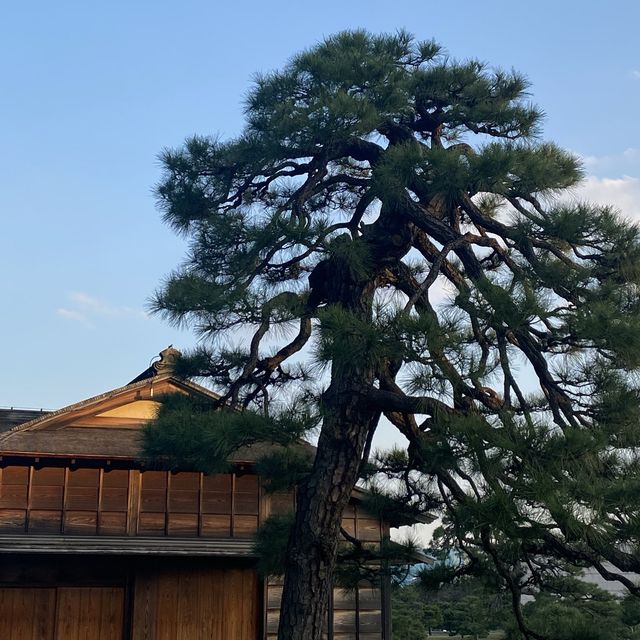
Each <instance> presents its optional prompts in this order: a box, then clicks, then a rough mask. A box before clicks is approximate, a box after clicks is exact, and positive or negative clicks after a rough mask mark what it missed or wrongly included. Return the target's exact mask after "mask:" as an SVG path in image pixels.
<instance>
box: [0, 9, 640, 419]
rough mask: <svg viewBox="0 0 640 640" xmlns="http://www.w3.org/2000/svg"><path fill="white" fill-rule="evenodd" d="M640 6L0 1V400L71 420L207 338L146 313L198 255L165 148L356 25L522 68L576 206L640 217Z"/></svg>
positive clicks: (208, 125) (234, 120)
mask: <svg viewBox="0 0 640 640" xmlns="http://www.w3.org/2000/svg"><path fill="white" fill-rule="evenodd" d="M638 25H640V2H638V1H637V0H609V1H608V2H603V1H601V0H581V1H579V0H555V1H554V2H549V1H547V0H538V1H536V2H523V1H519V0H511V1H510V2H507V1H501V0H481V1H479V0H458V1H456V0H450V1H449V2H442V1H441V0H440V1H438V2H435V1H432V0H416V1H406V0H393V1H391V0H387V1H382V0H368V1H364V0H340V1H336V0H324V1H323V2H321V3H301V2H283V1H280V0H272V1H271V2H258V1H256V0H245V1H244V2H224V3H220V2H215V1H214V0H209V1H208V2H198V1H195V0H182V1H181V2H164V1H162V0H155V1H154V2H150V1H148V2H139V1H136V0H129V1H127V2H124V1H121V0H111V1H110V2H86V1H85V2H66V1H65V0H59V1H58V2H55V3H54V2H44V1H43V0H38V1H35V2H29V1H28V0H24V1H23V2H21V3H18V2H15V1H13V2H6V3H3V8H2V12H1V17H0V239H1V240H0V241H1V249H0V304H1V305H2V306H1V309H2V312H1V313H0V336H2V347H1V356H0V358H1V360H0V367H1V369H0V371H1V374H0V406H20V407H34V408H40V407H44V408H51V409H53V408H58V407H60V406H63V405H65V404H69V403H71V402H75V401H77V400H81V399H84V398H86V397H88V396H90V395H93V394H96V393H100V392H103V391H105V390H107V389H111V388H114V387H117V386H120V385H122V384H125V383H126V382H128V381H129V380H130V379H131V378H133V377H134V376H135V375H137V374H138V373H139V372H140V371H142V370H143V369H145V368H146V367H147V366H148V364H149V361H150V360H151V359H152V358H153V357H154V356H155V355H156V354H157V353H158V351H160V350H161V349H163V348H164V347H165V346H167V345H168V344H169V343H173V344H174V345H175V346H177V347H187V346H190V345H191V344H193V342H194V340H193V338H192V337H191V335H190V334H189V332H186V331H183V332H178V331H176V330H175V329H172V328H171V327H169V326H167V325H165V324H164V323H163V322H162V321H160V320H159V319H157V318H153V317H151V318H150V317H148V316H147V314H146V313H145V303H146V300H147V299H148V297H149V295H150V294H151V293H152V291H153V290H154V288H156V287H157V285H158V283H159V282H160V281H161V279H162V278H163V276H164V275H166V274H167V273H168V272H169V271H170V270H171V269H172V268H173V267H175V266H176V265H177V264H178V262H179V261H180V258H181V256H182V254H183V252H184V244H183V242H182V241H180V240H179V239H177V238H176V237H175V236H174V235H173V234H172V233H171V232H170V231H169V230H168V229H167V228H165V227H164V226H163V224H162V222H161V220H160V215H159V214H158V212H157V211H156V209H155V206H154V199H153V196H152V187H153V185H154V183H155V182H156V181H157V180H158V177H159V166H158V162H157V159H156V157H157V154H158V152H159V151H160V150H161V149H162V148H163V147H166V146H177V145H179V144H180V143H181V142H182V140H183V139H184V138H185V137H186V136H189V135H191V134H194V133H200V134H207V133H212V134H216V133H218V134H221V135H222V136H233V135H235V134H236V133H238V132H239V131H240V129H241V127H242V100H243V96H244V95H245V94H246V91H247V89H248V88H249V86H250V83H251V79H252V74H253V73H254V72H256V71H268V70H271V69H275V68H278V67H280V66H281V65H282V64H283V63H284V62H285V61H286V60H287V59H288V58H289V56H290V55H291V54H293V53H294V52H296V51H298V50H300V49H302V48H305V47H308V46H311V45H313V44H314V43H315V42H317V41H318V40H320V39H322V38H323V37H324V36H327V35H330V34H332V33H334V32H336V31H339V30H342V29H347V28H358V27H364V28H367V29H369V30H371V31H375V32H383V31H393V30H396V29H398V28H407V29H408V30H410V31H411V32H413V33H414V34H416V35H417V36H418V37H420V38H432V37H433V38H435V39H436V40H438V41H439V42H440V43H442V44H443V45H444V46H445V47H446V49H447V50H448V51H449V52H450V54H451V55H452V57H455V58H469V57H477V58H480V59H482V60H485V61H488V62H490V63H491V64H492V65H495V66H500V67H506V68H511V67H514V68H516V69H518V70H520V71H523V72H524V73H526V74H527V75H528V77H529V78H530V80H531V82H532V89H531V92H532V95H533V99H534V101H535V102H537V103H538V104H540V105H541V106H542V107H543V108H544V110H545V111H546V114H547V119H546V126H545V133H544V137H545V138H547V139H550V140H554V141H555V142H557V143H559V144H560V145H562V146H564V147H566V148H568V149H571V150H573V151H575V152H576V153H579V154H580V155H582V156H583V158H584V162H585V166H586V169H587V172H588V174H589V177H588V179H587V180H586V181H585V184H584V185H583V187H582V188H581V190H580V193H579V194H578V195H580V196H583V195H584V196H587V197H589V198H592V199H595V200H599V201H602V202H609V203H613V204H616V205H617V206H619V207H620V208H621V209H622V210H623V212H624V213H625V214H626V215H627V216H634V217H636V218H637V219H638V220H640V126H639V124H638V117H639V114H640V46H639V39H638Z"/></svg>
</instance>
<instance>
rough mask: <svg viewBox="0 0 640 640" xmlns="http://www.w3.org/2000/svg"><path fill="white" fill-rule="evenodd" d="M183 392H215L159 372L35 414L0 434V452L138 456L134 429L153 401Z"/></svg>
mask: <svg viewBox="0 0 640 640" xmlns="http://www.w3.org/2000/svg"><path fill="white" fill-rule="evenodd" d="M170 393H187V394H190V395H198V396H201V397H205V398H209V399H212V400H214V399H217V397H218V396H217V395H216V394H215V393H213V392H212V391H210V390H209V389H206V388H205V387H202V386H200V385H198V384H195V383H193V382H189V381H187V380H182V379H178V378H175V377H173V376H172V375H171V374H169V373H162V374H160V375H156V376H154V377H149V378H145V379H142V380H139V381H138V382H133V383H130V384H127V385H125V386H123V387H118V388H117V389H112V390H111V391H107V392H106V393H101V394H99V395H97V396H93V397H92V398H88V399H86V400H82V401H81V402H76V403H74V404H72V405H69V406H67V407H63V408H62V409H59V410H57V411H52V412H50V413H47V414H41V415H39V416H38V417H36V418H35V419H32V420H30V421H28V422H25V423H23V424H19V425H18V426H15V427H13V428H12V429H10V430H9V431H7V432H5V433H1V434H0V455H13V454H21V453H22V454H29V453H30V454H39V455H43V456H46V455H47V454H50V455H55V456H61V455H62V456H67V455H68V456H76V457H107V458H114V457H115V458H134V459H135V458H139V457H140V430H141V428H142V427H143V426H144V424H146V423H147V422H148V421H149V420H150V419H152V418H153V416H154V414H155V410H157V408H158V407H159V403H158V399H159V398H160V397H161V396H163V395H167V394H170Z"/></svg>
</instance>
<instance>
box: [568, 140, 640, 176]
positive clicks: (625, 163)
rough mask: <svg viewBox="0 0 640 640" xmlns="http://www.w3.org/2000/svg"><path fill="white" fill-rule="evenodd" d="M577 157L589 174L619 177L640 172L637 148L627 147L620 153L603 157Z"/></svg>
mask: <svg viewBox="0 0 640 640" xmlns="http://www.w3.org/2000/svg"><path fill="white" fill-rule="evenodd" d="M577 155H578V156H579V157H580V159H581V160H582V163H583V165H584V167H585V168H586V169H587V171H588V172H589V173H595V174H598V175H608V176H611V175H617V176H620V175H622V174H634V173H636V172H637V171H638V170H640V149H639V148H637V147H627V148H626V149H625V150H624V151H622V152H621V153H616V154H611V155H604V156H593V155H584V154H581V153H578V154H577Z"/></svg>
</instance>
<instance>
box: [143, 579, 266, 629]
mask: <svg viewBox="0 0 640 640" xmlns="http://www.w3.org/2000/svg"><path fill="white" fill-rule="evenodd" d="M259 608H260V602H259V597H258V578H257V575H256V572H255V571H254V570H252V569H246V568H240V567H237V568H236V567H233V568H221V569H215V570H213V569H208V568H197V567H188V568H184V567H174V568H171V569H166V568H160V569H155V570H153V569H147V570H144V571H142V572H140V573H139V574H138V575H137V576H136V586H135V601H134V608H133V633H132V640H231V639H232V638H233V639H234V640H256V638H257V637H258V629H259Z"/></svg>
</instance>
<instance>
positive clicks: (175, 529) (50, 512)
mask: <svg viewBox="0 0 640 640" xmlns="http://www.w3.org/2000/svg"><path fill="white" fill-rule="evenodd" d="M294 508H295V496H294V495H293V494H292V493H286V492H284V493H277V494H272V495H269V494H267V493H266V492H265V491H264V490H263V488H262V487H261V485H260V482H259V479H258V477H257V476H256V475H255V474H252V473H240V472H237V473H228V474H217V475H205V474H201V473H193V472H178V473H172V472H167V471H156V470H143V471H140V470H138V469H108V468H78V467H76V466H66V467H64V466H59V467H53V466H51V467H37V466H35V465H33V464H32V465H31V466H7V467H4V468H0V542H1V538H2V536H3V535H6V536H7V537H13V538H21V539H24V540H26V541H27V542H29V541H36V540H38V539H40V540H43V539H47V538H49V539H51V538H52V537H57V536H59V537H60V538H61V539H62V538H64V539H71V538H73V537H74V536H75V537H76V539H77V540H83V539H85V540H90V538H91V537H92V536H99V537H102V541H101V542H104V543H106V542H107V541H108V539H109V537H110V538H111V540H113V541H114V544H115V543H117V542H118V539H124V538H129V540H131V538H135V537H138V538H139V540H140V541H141V542H142V541H144V540H146V542H145V544H146V545H148V546H151V545H152V543H153V544H155V543H156V541H157V543H158V544H160V543H162V542H163V539H164V540H167V542H169V541H171V540H174V541H175V543H176V544H184V545H185V547H186V546H188V545H189V544H195V543H198V541H199V539H200V540H202V542H203V543H205V542H206V539H207V538H208V539H210V540H211V543H212V544H213V542H214V539H217V540H219V541H224V540H229V541H231V540H233V539H235V540H237V542H238V543H242V544H244V543H245V541H246V543H250V540H251V539H252V538H253V536H254V535H255V533H256V531H257V528H258V526H259V524H260V522H262V521H264V519H265V518H266V517H267V516H268V515H269V514H273V513H285V512H287V511H291V510H292V509H294ZM343 527H344V529H345V530H346V531H347V532H348V533H350V534H351V535H353V536H355V537H357V538H359V539H360V540H362V541H363V542H365V543H366V544H368V545H372V546H375V545H379V544H380V543H381V541H382V539H383V537H387V536H388V527H386V526H385V525H384V524H383V523H381V522H380V521H379V520H378V519H376V518H373V517H372V516H371V515H370V514H368V513H367V512H366V511H365V510H364V509H363V508H362V507H361V506H360V504H359V503H357V502H355V501H354V502H352V503H351V504H350V505H349V506H348V507H347V509H346V510H345V513H344V519H343ZM150 538H153V540H150ZM91 549H93V548H92V547H91ZM25 551H28V549H25ZM51 552H52V553H53V552H55V550H54V549H53V547H52V548H51ZM91 553H100V551H99V549H98V546H97V545H96V548H95V550H92V551H91ZM109 553H113V554H115V553H117V554H118V555H112V556H111V557H112V558H113V559H114V560H115V559H116V558H118V557H119V558H120V559H121V560H122V561H123V562H124V561H126V566H127V567H129V564H128V563H130V568H127V569H126V570H124V569H123V572H124V573H122V576H121V578H119V579H118V580H116V581H115V583H114V582H113V580H112V582H111V584H107V583H104V582H102V583H101V582H100V579H97V580H94V581H93V582H92V583H90V584H84V586H83V587H82V588H83V589H87V588H89V589H91V588H107V587H109V588H113V589H121V590H124V589H125V584H129V583H130V584H131V585H132V592H131V593H132V594H133V595H132V598H131V600H132V604H131V607H132V609H131V608H130V610H129V613H128V614H126V615H128V616H129V619H130V620H132V621H133V622H132V626H131V627H130V629H131V630H132V635H131V638H133V639H134V640H147V639H148V640H151V639H157V640H165V639H166V640H198V639H199V638H200V637H202V638H207V640H210V639H214V640H215V639H217V638H220V639H221V640H222V638H224V639H225V640H231V639H232V638H233V639H234V640H244V638H245V637H246V638H247V639H248V638H251V640H254V639H257V638H261V639H262V640H274V639H275V637H276V632H277V626H278V619H279V608H280V596H281V592H282V586H281V583H280V582H279V581H278V580H269V581H265V582H260V583H258V579H257V577H256V575H255V571H254V570H253V569H252V568H251V566H252V565H251V562H252V561H251V560H248V561H247V560H245V564H244V566H243V565H242V561H241V560H239V559H238V560H234V561H231V560H228V561H226V564H225V563H224V561H222V560H219V561H218V564H217V565H216V564H215V562H214V565H211V562H212V560H210V559H207V560H206V561H205V560H204V559H202V560H198V561H197V562H195V558H188V557H186V556H185V557H184V558H183V559H181V560H180V561H178V560H177V559H176V561H175V562H174V563H173V564H172V561H173V559H172V558H170V557H166V556H164V557H161V556H160V555H157V559H156V560H155V561H154V562H152V563H151V564H146V565H145V564H144V562H143V559H142V558H141V559H140V560H135V561H134V557H133V555H132V554H133V553H134V551H133V549H131V550H130V551H129V555H126V554H127V551H126V548H125V547H122V548H121V550H119V551H110V552H109ZM153 553H154V551H153V550H151V549H150V555H152V554H153ZM155 553H158V552H157V551H156V552H155ZM76 557H77V560H76V559H74V558H76ZM108 557H109V556H103V558H104V559H105V560H106V559H107V558H108ZM192 561H193V562H192ZM247 562H249V564H247ZM65 563H66V565H65ZM221 563H222V564H221ZM222 565H224V566H222ZM64 566H66V567H67V569H65V570H70V569H71V568H73V567H77V568H82V570H84V569H85V558H83V557H82V556H80V555H78V556H74V555H73V554H70V555H68V556H67V558H66V560H64V561H63V560H60V567H64ZM160 569H161V571H160ZM236 569H237V571H239V573H238V572H236ZM234 572H235V573H234ZM125 573H126V574H127V575H126V577H125V575H124V574H125ZM103 575H104V574H103ZM1 578H2V571H0V588H1V587H2V579H1ZM98 578H99V576H98ZM21 581H22V582H23V583H24V582H25V579H24V577H23V578H22V579H21ZM18 582H20V580H18ZM75 585H76V582H75V578H72V579H68V580H67V579H65V580H64V586H65V587H70V588H71V587H75ZM34 586H35V587H41V586H42V585H40V584H35V585H34V584H33V583H31V587H34ZM59 586H60V584H58V585H57V587H56V588H58V587H59ZM200 592H202V593H206V594H208V595H206V596H204V595H203V596H202V598H205V600H202V603H204V604H202V603H201V604H197V602H196V603H195V604H193V603H192V602H191V600H189V601H188V602H187V601H184V600H183V594H188V593H191V594H194V593H200ZM84 593H85V594H86V595H87V597H89V598H91V597H92V596H91V593H90V592H84ZM123 593H124V591H123ZM239 593H244V594H245V595H246V594H250V595H249V596H247V598H244V597H243V598H240V597H239V596H237V594H239ZM38 594H40V597H42V598H45V595H43V594H44V591H39V592H38ZM233 594H236V595H235V596H234V595H233ZM72 595H73V594H72V593H71V592H69V594H68V597H72ZM29 597H35V595H34V594H32V595H31V596H29ZM95 597H96V598H97V596H95ZM194 597H195V596H194ZM198 598H200V596H198ZM207 598H208V600H207ZM225 598H231V600H229V602H227V600H225ZM386 598H387V594H386V592H385V589H382V590H381V589H378V588H372V586H371V585H368V584H362V585H361V586H360V587H359V588H358V589H356V590H353V591H351V592H344V591H343V590H341V589H339V588H336V589H334V591H333V595H332V604H331V606H330V610H329V614H328V617H327V629H326V633H325V636H324V637H325V638H326V640H383V639H385V640H386V639H388V638H390V630H389V626H390V624H389V614H388V611H387V609H388V605H386V604H385V602H386ZM196 600H197V598H196ZM236 600H237V602H236ZM7 602H8V601H7ZM96 602H97V601H96ZM198 602H200V601H199V600H198ZM221 603H222V604H221ZM241 605H242V607H248V608H247V609H246V610H245V609H242V610H240V607H241ZM3 606H4V607H5V609H7V607H9V606H11V607H15V606H18V605H15V604H14V603H13V601H11V604H10V605H9V604H7V603H6V602H5V603H4V605H3ZM70 606H72V605H71V604H69V603H67V604H65V607H70ZM100 606H102V605H100ZM92 607H93V609H95V611H94V614H95V615H98V614H99V613H100V611H101V609H100V608H99V605H98V604H95V606H94V605H93V604H91V606H90V608H92ZM194 607H195V608H194ZM218 607H223V610H225V611H226V610H227V608H229V609H228V610H229V611H235V612H236V614H237V616H239V617H238V618H237V619H238V620H240V621H242V620H245V621H247V620H248V621H249V622H246V625H248V626H246V628H245V626H242V624H245V623H244V622H243V623H242V624H241V626H240V627H238V628H237V629H236V628H235V627H233V624H235V623H232V620H235V619H236V618H235V617H233V618H232V617H228V619H227V617H225V618H224V619H225V620H227V622H220V615H219V614H214V613H212V612H214V611H217V610H218V609H217V608H218ZM11 611H14V609H11ZM16 611H17V610H16ZM236 614H234V616H235V615H236ZM11 615H12V616H14V617H16V616H17V617H20V616H19V614H18V613H15V612H14V613H12V614H11ZM78 615H79V614H78ZM92 615H93V614H92ZM100 615H102V614H100ZM104 615H105V616H106V617H107V618H108V619H115V618H117V617H118V615H120V614H118V612H117V611H114V610H112V611H110V612H106V613H104ZM181 621H184V622H181ZM194 621H195V622H194ZM196 623H197V625H196ZM33 624H38V625H41V627H42V625H43V624H44V623H43V622H42V621H40V622H38V621H36V620H34V621H33ZM105 624H107V626H108V624H109V623H105ZM158 625H160V626H158ZM190 625H191V626H190ZM194 625H196V626H197V629H196V626H194ZM220 625H222V626H220ZM225 625H226V626H225ZM192 626H193V629H192V631H188V632H187V631H185V632H184V633H183V634H182V635H181V634H180V632H179V631H178V630H177V629H178V628H184V629H191V627H192ZM42 628H44V627H42ZM125 628H126V625H125ZM160 628H162V629H163V631H162V633H161V632H160V631H159V629H160ZM200 628H202V629H207V633H209V635H198V634H199V633H200V631H198V629H200ZM165 630H166V631H165ZM54 631H55V629H54ZM25 633H26V631H25ZM39 633H40V632H39ZM47 633H48V632H47ZM51 633H53V631H52V632H51ZM65 633H68V634H70V635H68V638H67V636H65V639H66V640H74V638H75V636H74V635H73V633H75V631H73V630H68V631H65ZM194 634H195V635H194ZM211 634H213V635H211ZM216 634H217V635H216ZM220 634H222V635H220ZM224 634H227V635H224ZM5 637H10V636H6V635H4V634H2V633H0V638H1V639H2V640H4V638H5ZM35 637H42V638H43V639H46V640H49V636H47V635H46V634H45V633H44V632H42V633H41V634H40V635H39V636H38V635H37V636H35ZM50 637H52V638H53V636H50ZM113 637H114V638H115V637H116V636H113ZM125 637H128V636H125ZM25 638H29V636H25ZM20 640H23V639H22V636H21V637H20ZM90 640H93V638H91V637H90Z"/></svg>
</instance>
